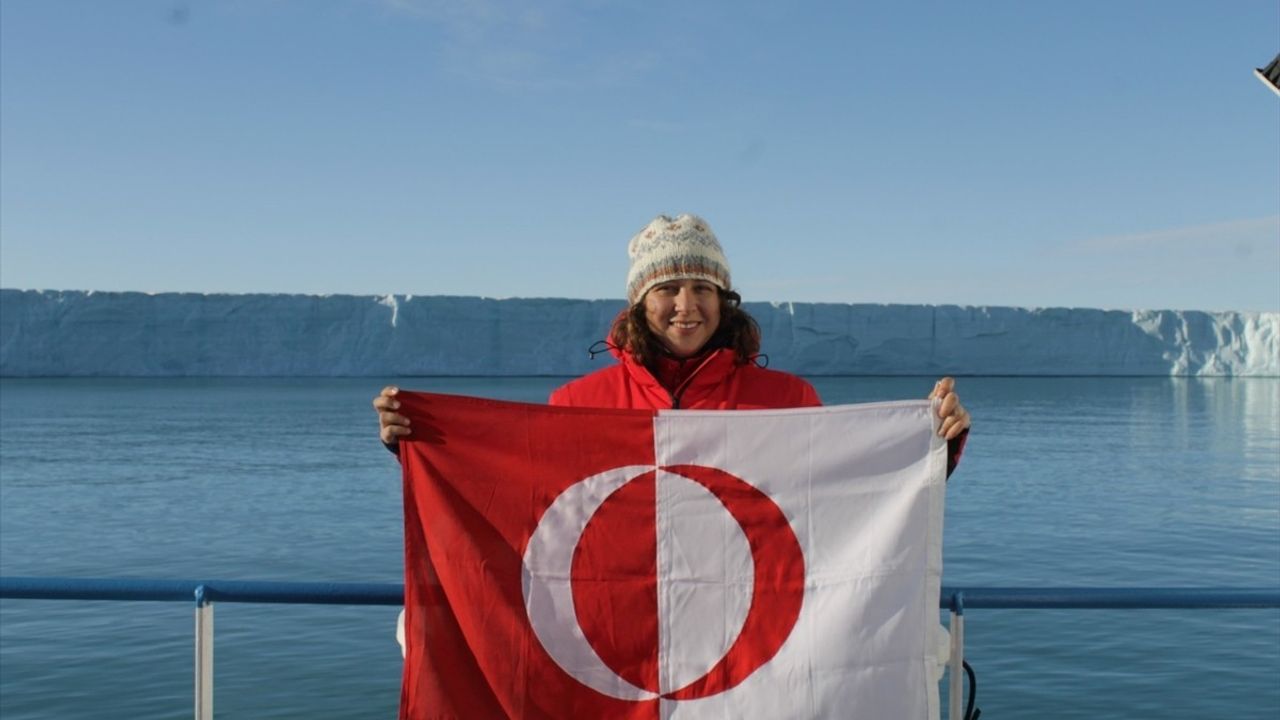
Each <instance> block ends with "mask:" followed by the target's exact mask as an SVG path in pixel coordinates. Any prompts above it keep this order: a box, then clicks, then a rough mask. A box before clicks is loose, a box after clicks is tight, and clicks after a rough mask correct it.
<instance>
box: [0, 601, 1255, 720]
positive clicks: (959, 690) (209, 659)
mask: <svg viewBox="0 0 1280 720" xmlns="http://www.w3.org/2000/svg"><path fill="white" fill-rule="evenodd" d="M0 598H11V599H31V600H130V601H170V602H173V601H178V602H181V601H187V602H194V603H195V606H196V637H195V717H196V718H197V720H200V719H202V718H212V717H213V603H215V602H227V603H284V604H319V605H400V604H402V603H403V601H404V586H403V585H402V584H399V583H315V582H265V581H250V580H135V579H118V578H57V577H0ZM940 606H941V607H943V608H949V609H950V611H951V622H950V629H951V658H950V661H949V668H950V673H951V682H950V695H949V697H950V709H951V717H953V718H958V717H959V712H960V707H961V704H962V703H961V700H962V699H963V691H964V680H963V675H964V673H963V672H962V670H961V664H962V663H963V660H964V614H965V611H966V610H969V609H977V608H981V609H997V608H999V609H1022V610H1029V609H1051V608H1054V609H1071V610H1083V609H1188V610H1192V609H1195V610H1204V609H1267V608H1280V587H1276V588H1169V587H1146V588H1114V587H1109V588H1108V587H1076V588H1016V587H972V588H960V587H943V588H942V595H941V597H940Z"/></svg>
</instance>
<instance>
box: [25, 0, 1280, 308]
mask: <svg viewBox="0 0 1280 720" xmlns="http://www.w3.org/2000/svg"><path fill="white" fill-rule="evenodd" d="M1277 52H1280V3H1277V2H1275V1H1274V0H1266V1H1263V2H1255V1H1249V0H1232V1H1231V2H1203V1H1194V2H1182V1H1174V2H1138V1H1136V0H1134V1H1130V0H1122V1H1118V2H1117V1H1110V0H1108V1H1103V0H1083V1H1082V2H1070V3H1065V2H1055V3H1050V2H1033V1H1029V0H1028V1H1025V2H969V3H961V2H949V3H941V2H939V3H932V2H911V3H901V2H888V1H887V0H886V1H885V2H836V3H817V2H814V3H809V2H787V3H783V2H777V3H757V2H750V1H741V0H739V1H737V2H723V3H697V2H688V1H687V0H682V1H677V2H667V1H666V0H634V1H632V0H626V1H620V2H612V1H610V0H591V1H583V2H574V1H569V0H546V1H542V2H528V1H525V2H515V1H507V0H456V1H453V2H449V1H446V0H332V1H329V2H323V3H320V2H310V1H307V0H223V1H222V2H172V1H168V2H161V1H149V0H131V1H128V2H111V3H104V2H97V1H95V0H79V1H75V2H73V1H70V0H4V2H3V3H2V4H0V287H5V288H23V289H61V290H98V291H115V290H132V291H144V292H167V291H183V292H232V293H246V292H270V293H307V294H359V295H382V294H388V293H395V294H412V295H480V296H487V297H570V298H620V297H622V296H623V294H624V289H625V278H626V271H627V256H626V244H627V241H628V240H629V239H630V237H631V236H632V235H633V234H634V233H636V232H637V231H639V230H640V229H641V228H642V227H644V226H645V225H646V224H647V223H648V221H649V220H650V219H652V218H653V217H654V216H655V215H657V214H659V213H666V214H676V213H681V212H692V213H695V214H698V215H701V216H702V217H704V218H706V219H707V221H708V222H709V223H710V225H711V227H712V229H713V230H714V231H715V233H716V234H717V235H718V237H719V238H720V241H721V243H722V244H723V245H724V247H725V251H726V253H727V255H728V258H729V261H730V265H731V267H732V273H733V281H734V284H735V285H736V286H737V288H738V289H739V290H740V291H741V293H742V295H743V297H744V298H745V299H747V300H749V301H750V300H770V301H798V302H841V303H928V304H960V305H993V306H1020V307H1091V308H1107V309H1197V310H1266V311H1276V310H1280V97H1277V95H1276V94H1275V93H1273V92H1271V91H1270V90H1268V89H1267V87H1266V86H1264V85H1263V84H1262V83H1261V82H1260V81H1259V80H1258V79H1257V78H1256V77H1254V75H1253V69H1254V68H1256V67H1262V66H1264V65H1266V64H1267V63H1268V62H1270V60H1271V59H1272V58H1273V57H1275V55H1276V53H1277Z"/></svg>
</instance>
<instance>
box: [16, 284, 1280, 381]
mask: <svg viewBox="0 0 1280 720" xmlns="http://www.w3.org/2000/svg"><path fill="white" fill-rule="evenodd" d="M622 307H623V303H622V301H621V300H574V299H565V298H516V299H493V298H482V297H454V296H430V295H428V296H423V295H416V296H415V295H380V296H370V295H365V296H358V295H273V294H197V293H156V294H149V293H139V292H93V291H48V290H17V289H3V290H0V376H5V377H84V376H97V377H110V376H115V377H189V376H261V377H273V376H274V377H292V376H349V377H403V376H419V375H455V376H466V375H472V376H485V375H489V376H493V375H512V376H514V375H553V376H572V375H580V374H582V373H585V372H589V371H591V370H594V369H598V368H600V367H604V366H605V365H606V364H608V363H609V362H611V359H610V358H609V357H608V356H607V355H605V356H602V357H597V358H595V359H594V360H593V359H591V357H590V356H589V355H588V352H587V351H588V348H589V347H590V346H591V345H592V344H593V343H595V342H596V341H597V340H599V339H600V338H602V337H603V336H604V334H605V332H606V330H607V328H608V326H609V324H610V322H611V321H612V319H613V318H614V316H615V315H616V314H617V313H618V311H619V310H621V309H622ZM744 307H745V308H746V309H747V310H748V311H749V312H750V313H751V314H752V315H753V316H754V317H755V318H756V320H757V321H759V323H760V327H761V330H762V331H763V335H764V347H763V352H764V353H765V354H766V355H767V356H768V364H769V366H770V367H773V368H778V369H783V370H788V371H790V372H795V373H800V374H803V375H929V376H937V375H942V374H952V375H1133V376H1140V375H1146V376H1169V375H1175V376H1273V377H1274V376H1280V312H1200V311H1188V310H1177V311H1175V310H1135V311H1128V310H1124V311H1122V310H1095V309H1081V308H1014V307H969V306H957V305H876V304H840V303H791V302H782V303H767V302H766V303H760V302H756V303H745V304H744Z"/></svg>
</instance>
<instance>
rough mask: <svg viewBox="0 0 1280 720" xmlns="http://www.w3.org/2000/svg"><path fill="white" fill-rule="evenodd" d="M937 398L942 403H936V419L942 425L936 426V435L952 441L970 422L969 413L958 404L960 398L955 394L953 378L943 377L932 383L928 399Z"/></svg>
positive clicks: (966, 428) (967, 427)
mask: <svg viewBox="0 0 1280 720" xmlns="http://www.w3.org/2000/svg"><path fill="white" fill-rule="evenodd" d="M934 398H938V399H939V400H941V401H942V402H940V403H938V417H940V418H942V424H941V425H939V426H938V434H939V435H941V436H942V437H944V438H946V439H948V440H952V439H954V438H956V437H959V436H960V433H962V432H964V431H965V430H968V429H969V426H970V425H972V424H973V423H972V421H971V420H970V419H969V411H968V410H965V409H964V406H963V405H961V404H960V396H959V395H957V394H956V381H955V379H954V378H949V377H944V378H942V379H941V380H939V381H938V382H936V383H934V386H933V392H931V393H929V399H930V400H932V399H934Z"/></svg>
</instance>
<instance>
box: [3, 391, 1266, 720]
mask: <svg viewBox="0 0 1280 720" xmlns="http://www.w3.org/2000/svg"><path fill="white" fill-rule="evenodd" d="M388 381H390V379H388ZM395 382H397V383H398V384H399V385H401V386H402V387H405V388H412V389H422V390H434V391H443V392H455V393H464V394H471V395H482V396H488V397H499V398H505V399H513V400H526V401H536V402H540V401H542V400H544V399H545V397H546V395H547V392H548V391H549V390H550V389H551V388H552V387H554V386H555V385H557V384H558V383H559V382H561V380H560V379H555V378H517V379H510V378H504V379H492V378H490V379H458V378H447V379H446V378H417V379H403V378H401V379H395ZM383 384H384V381H382V380H379V379H372V380H370V379H360V380H350V379H341V380H332V379H324V380H316V379H306V380H303V379H265V380H230V379H225V380H224V379H219V380H12V379H8V380H3V381H0V574H4V575H64V576H85V577H139V578H141V577H160V578H182V579H187V578H224V579H262V580H331V581H371V582H398V581H400V579H401V562H402V548H401V510H400V485H399V474H398V465H397V464H396V462H395V460H394V459H393V458H392V457H391V455H390V454H388V453H386V452H385V451H384V450H382V448H381V446H380V445H379V444H378V442H377V440H376V436H375V435H376V429H375V428H376V421H375V419H374V416H373V413H372V411H371V409H370V406H369V401H370V399H371V398H372V396H373V395H374V394H375V393H376V392H377V390H378V389H379V388H380V387H381V386H382V385H383ZM815 384H816V385H817V387H818V389H819V391H820V392H821V393H822V395H823V398H824V400H825V401H826V402H827V403H829V404H835V403H845V402H862V401H873V400H886V399H900V398H909V397H919V396H922V395H924V394H925V393H926V392H927V391H928V389H929V387H930V386H931V384H932V380H931V379H927V378H817V379H816V380H815ZM959 389H960V392H961V395H962V396H963V397H964V399H965V402H966V405H968V406H969V408H970V409H971V411H972V412H973V415H974V416H975V418H976V421H975V422H976V424H975V428H974V435H973V438H972V441H971V443H970V446H969V450H968V451H967V452H966V454H965V458H964V461H963V463H962V464H961V467H960V469H959V471H958V472H957V474H956V475H955V476H953V478H952V480H951V484H950V487H949V488H948V499H947V503H948V507H947V519H946V523H947V526H946V545H945V548H946V550H945V553H946V570H945V578H944V582H946V583H947V584H951V585H1006V586H1035V585H1057V586H1064V585H1102V586H1152V585H1160V586H1202V587H1203V586H1272V587H1274V586H1276V585H1280V380H1277V379H1213V380H1186V379H1163V378H1159V379H1157V378H1153V379H1121V378H1089V379H1086V378H964V379H961V381H960V383H959ZM395 615H396V610H395V609H394V608H382V607H307V606H280V605H239V604H235V605H230V604H223V605H220V606H218V611H217V662H216V668H217V677H216V687H217V696H216V708H217V711H218V715H219V716H220V717H227V718H296V717H320V718H327V717H332V718H365V717H392V716H394V713H395V711H396V705H397V702H398V697H399V695H398V694H399V680H400V655H399V649H398V647H397V646H396V644H395V641H394V639H393V638H392V628H393V625H394V622H395ZM968 619H969V622H968V624H967V627H966V635H967V640H968V646H967V652H968V657H969V659H970V661H971V662H972V663H973V664H974V665H975V666H976V668H977V670H978V673H979V705H980V706H981V707H982V708H983V711H984V716H985V717H991V718H997V717H1004V718H1031V717H1059V718H1095V717H1117V718H1127V717H1156V716H1159V717H1184V718H1209V717H1212V718H1275V717H1277V716H1280V611H1275V610H1268V611H1244V610H1238V611H1104V610H1086V611H1066V610H1057V611H1016V610H1004V611H989V610H972V611H970V613H969V614H968ZM191 658H192V608H191V606H190V605H188V604H186V603H114V602H99V603H81V602H63V601H59V602H53V601H32V600H6V601H0V717H3V718H5V720H22V719H25V718H68V717H93V718H115V717H118V718H177V717H190V714H191V707H192V688H191V685H192V659H191Z"/></svg>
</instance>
